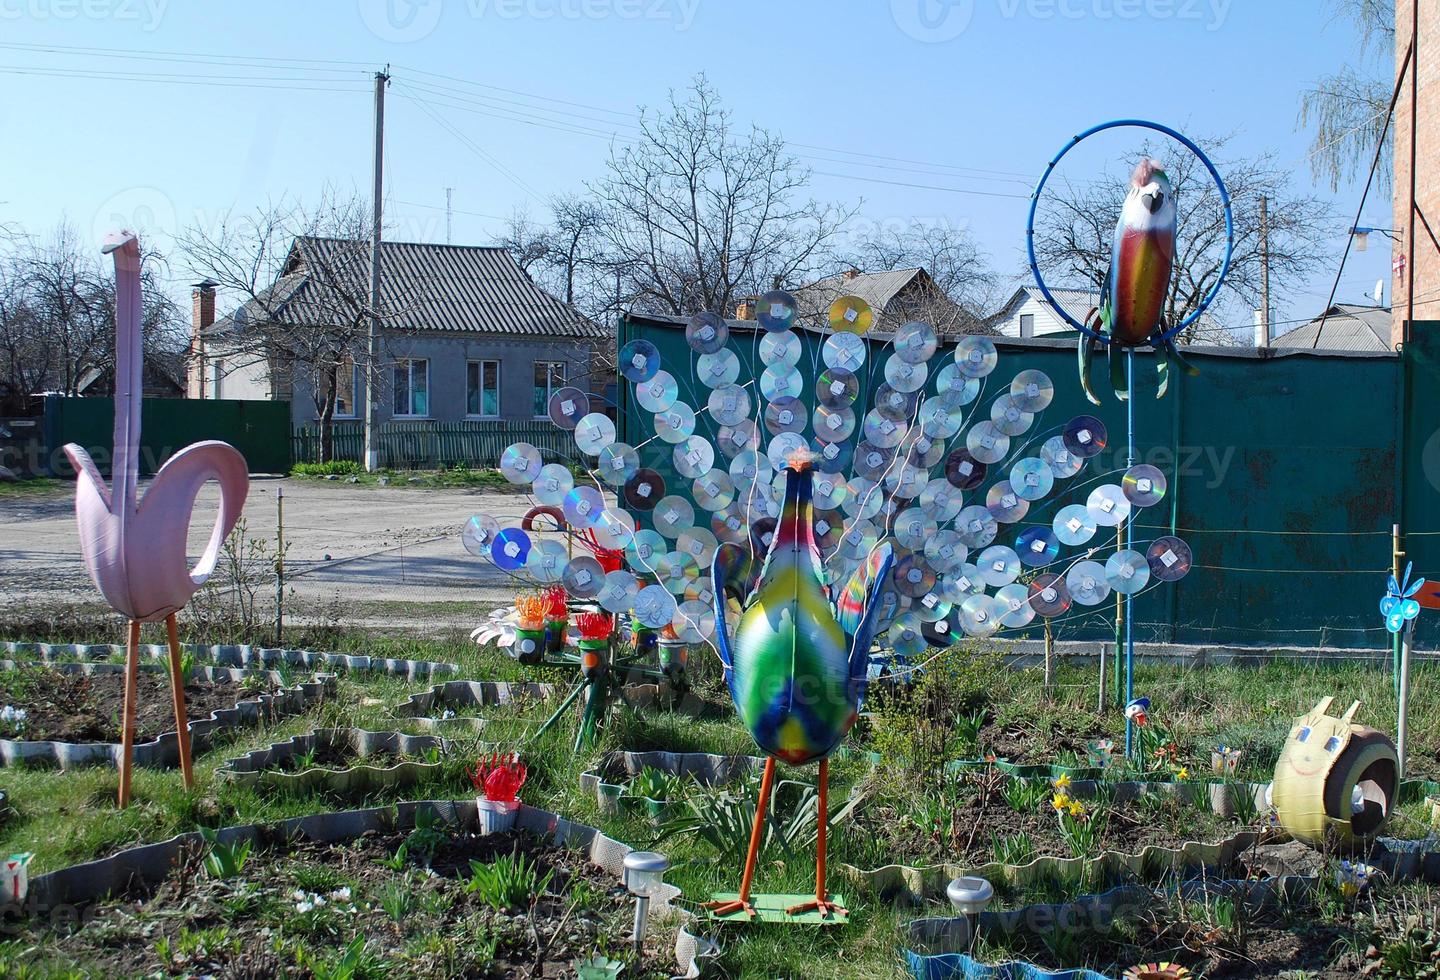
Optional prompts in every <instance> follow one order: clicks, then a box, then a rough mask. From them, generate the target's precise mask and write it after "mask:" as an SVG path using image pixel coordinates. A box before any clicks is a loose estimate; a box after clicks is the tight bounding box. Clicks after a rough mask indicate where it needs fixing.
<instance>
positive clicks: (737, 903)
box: [705, 755, 775, 916]
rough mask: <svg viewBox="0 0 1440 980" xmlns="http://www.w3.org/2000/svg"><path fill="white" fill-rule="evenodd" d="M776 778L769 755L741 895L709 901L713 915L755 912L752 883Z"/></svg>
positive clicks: (746, 856)
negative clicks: (732, 898) (752, 899)
mask: <svg viewBox="0 0 1440 980" xmlns="http://www.w3.org/2000/svg"><path fill="white" fill-rule="evenodd" d="M774 779H775V757H774V756H773V755H772V756H768V757H767V758H766V759H765V773H764V774H763V775H762V776H761V777H760V802H759V803H758V804H756V806H755V823H754V824H753V825H752V826H751V828H750V849H749V850H748V851H746V853H745V874H744V876H743V877H741V879H740V897H739V898H737V899H734V900H732V901H728V902H707V903H706V904H705V907H706V908H708V909H709V910H710V911H711V913H712V914H713V915H716V916H723V915H730V914H731V913H732V912H744V913H745V914H746V915H747V916H753V915H754V914H755V906H753V905H751V904H750V884H751V882H752V881H753V880H754V878H755V858H756V857H757V856H758V855H759V853H760V838H761V837H762V835H763V834H764V832H765V808H766V805H767V804H768V803H769V802H770V785H771V783H772V782H773V781H774Z"/></svg>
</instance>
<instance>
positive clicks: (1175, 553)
mask: <svg viewBox="0 0 1440 980" xmlns="http://www.w3.org/2000/svg"><path fill="white" fill-rule="evenodd" d="M471 519H472V520H473V519H474V518H471ZM1145 560H1146V561H1147V562H1148V563H1149V565H1150V574H1151V575H1153V576H1155V577H1156V578H1157V579H1159V580H1160V581H1161V582H1178V581H1179V580H1180V579H1182V578H1184V577H1185V575H1186V573H1187V572H1189V571H1190V566H1191V565H1192V564H1193V563H1194V561H1195V556H1194V555H1193V554H1191V552H1190V546H1189V545H1188V544H1186V543H1185V542H1184V541H1181V540H1180V539H1179V538H1177V537H1174V536H1173V535H1168V534H1167V535H1165V536H1164V537H1162V538H1156V539H1155V540H1154V541H1152V542H1150V547H1148V548H1146V549H1145Z"/></svg>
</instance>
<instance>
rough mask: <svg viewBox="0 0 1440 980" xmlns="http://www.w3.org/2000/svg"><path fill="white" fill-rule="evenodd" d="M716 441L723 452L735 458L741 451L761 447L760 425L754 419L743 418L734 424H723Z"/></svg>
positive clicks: (751, 450) (752, 450)
mask: <svg viewBox="0 0 1440 980" xmlns="http://www.w3.org/2000/svg"><path fill="white" fill-rule="evenodd" d="M715 441H716V442H717V443H718V444H719V446H720V451H721V452H722V453H724V454H725V455H726V456H728V457H729V458H731V459H734V458H735V457H736V456H738V455H739V454H740V453H744V452H754V451H755V450H757V449H759V448H760V427H759V426H757V425H756V424H755V421H754V419H741V420H740V421H739V422H736V423H735V424H733V425H722V426H721V427H720V433H719V436H718V437H717V438H716V440H715Z"/></svg>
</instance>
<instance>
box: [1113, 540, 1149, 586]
mask: <svg viewBox="0 0 1440 980" xmlns="http://www.w3.org/2000/svg"><path fill="white" fill-rule="evenodd" d="M1148 581H1150V563H1149V562H1148V561H1147V560H1146V559H1145V556H1144V555H1142V554H1140V552H1138V551H1130V550H1129V549H1126V550H1124V551H1117V552H1115V554H1113V555H1111V556H1110V558H1109V560H1108V561H1106V562H1105V582H1106V584H1108V585H1109V586H1110V588H1112V589H1114V590H1115V591H1116V592H1119V593H1120V594H1121V595H1134V594H1135V593H1136V592H1139V591H1140V590H1141V589H1143V588H1145V583H1146V582H1148Z"/></svg>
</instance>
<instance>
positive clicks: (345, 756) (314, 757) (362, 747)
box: [215, 728, 451, 794]
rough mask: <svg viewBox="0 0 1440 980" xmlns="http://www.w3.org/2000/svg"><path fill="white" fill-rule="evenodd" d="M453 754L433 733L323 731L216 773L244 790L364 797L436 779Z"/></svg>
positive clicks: (263, 751) (298, 737)
mask: <svg viewBox="0 0 1440 980" xmlns="http://www.w3.org/2000/svg"><path fill="white" fill-rule="evenodd" d="M450 750H451V745H450V743H449V742H447V741H446V740H445V739H442V738H438V737H436V736H433V735H402V734H400V733H398V732H367V731H365V730H363V729H359V728H321V729H317V730H316V731H313V732H310V733H308V734H305V735H296V736H295V737H294V738H292V739H290V740H289V741H286V742H277V743H276V744H274V745H271V746H270V747H269V748H266V749H257V750H256V751H254V752H251V753H249V754H247V755H244V756H241V757H240V758H238V759H231V760H230V761H229V762H227V763H225V765H223V766H221V767H220V768H219V769H217V770H215V775H216V776H217V777H219V778H220V779H224V780H227V781H229V782H232V783H236V784H237V785H241V786H254V787H259V788H264V789H274V790H288V791H292V792H305V791H320V792H330V793H338V794H359V793H366V792H370V791H372V790H378V789H393V788H395V787H399V786H412V785H414V784H416V783H418V782H421V781H423V780H426V779H430V778H434V777H435V776H437V775H439V773H440V769H441V761H440V760H441V757H442V756H444V755H446V754H448V753H449V752H450Z"/></svg>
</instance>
